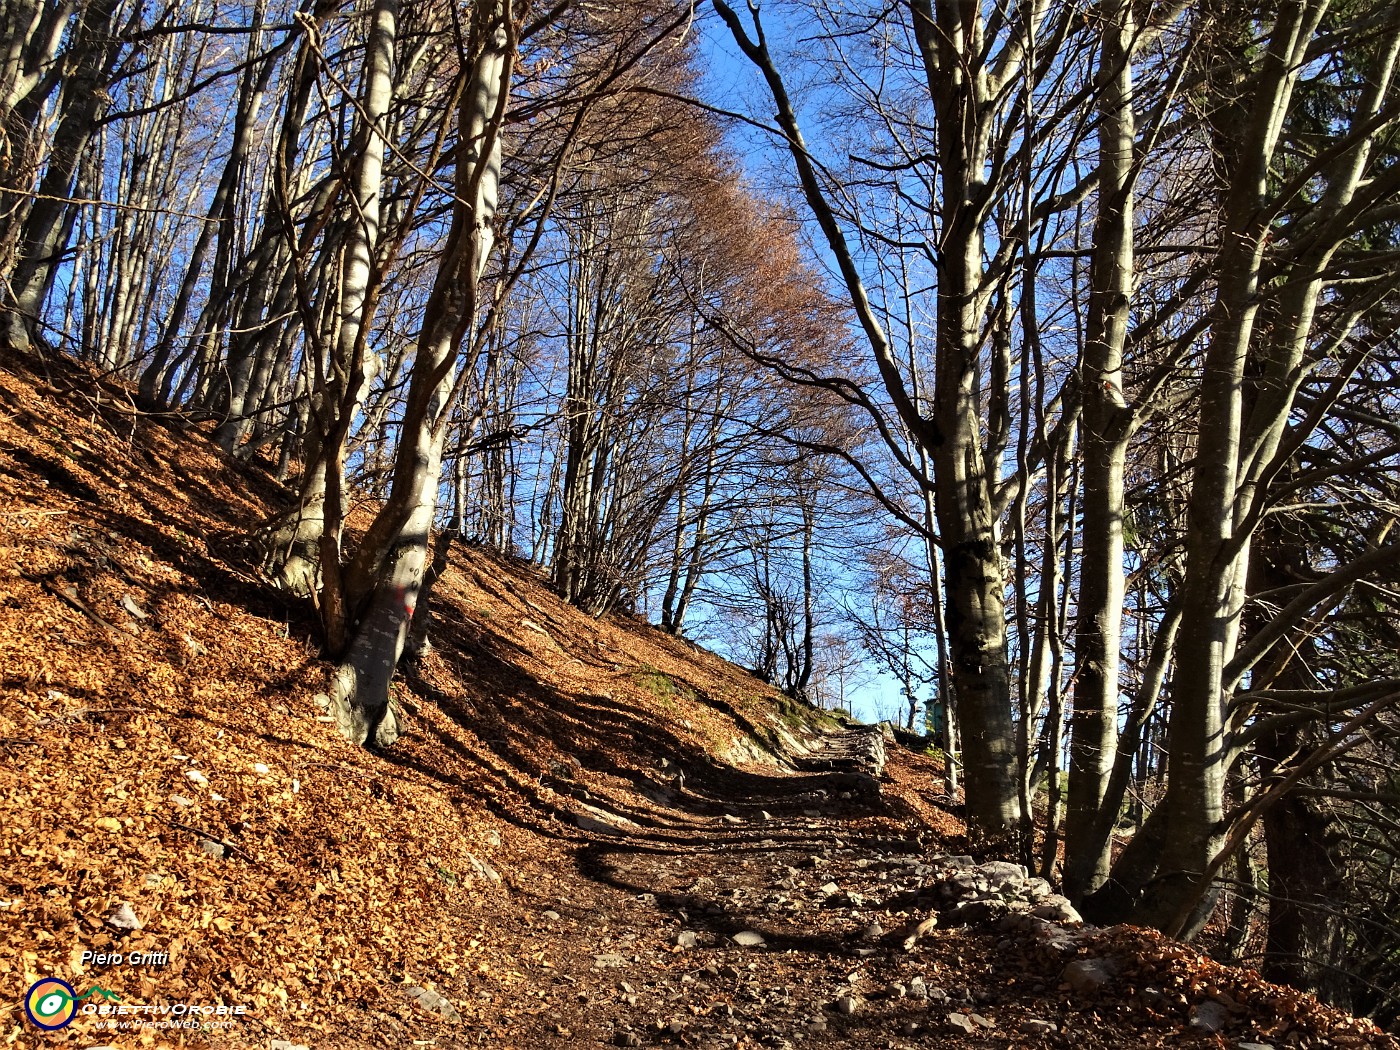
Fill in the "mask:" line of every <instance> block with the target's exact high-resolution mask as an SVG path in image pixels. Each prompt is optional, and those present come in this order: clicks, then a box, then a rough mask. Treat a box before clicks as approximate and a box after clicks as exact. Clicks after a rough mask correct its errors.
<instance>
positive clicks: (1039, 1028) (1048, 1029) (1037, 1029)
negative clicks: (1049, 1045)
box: [1021, 1018, 1060, 1035]
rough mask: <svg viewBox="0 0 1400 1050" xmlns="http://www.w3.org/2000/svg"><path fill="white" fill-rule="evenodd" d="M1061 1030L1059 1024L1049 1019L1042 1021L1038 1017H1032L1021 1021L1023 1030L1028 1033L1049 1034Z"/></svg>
mask: <svg viewBox="0 0 1400 1050" xmlns="http://www.w3.org/2000/svg"><path fill="white" fill-rule="evenodd" d="M1059 1030H1060V1027H1059V1025H1056V1024H1052V1023H1051V1022H1049V1021H1041V1020H1039V1019H1038V1018H1031V1020H1029V1021H1023V1022H1021V1031H1023V1032H1025V1033H1026V1034H1027V1035H1049V1034H1050V1033H1052V1032H1058V1031H1059Z"/></svg>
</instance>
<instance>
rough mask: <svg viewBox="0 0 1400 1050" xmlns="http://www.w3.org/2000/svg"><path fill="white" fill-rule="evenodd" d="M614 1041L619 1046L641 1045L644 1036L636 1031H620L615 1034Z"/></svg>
mask: <svg viewBox="0 0 1400 1050" xmlns="http://www.w3.org/2000/svg"><path fill="white" fill-rule="evenodd" d="M613 1042H614V1043H615V1044H616V1045H617V1046H641V1045H642V1037H641V1036H639V1035H638V1034H637V1033H636V1032H618V1033H617V1035H615V1036H613Z"/></svg>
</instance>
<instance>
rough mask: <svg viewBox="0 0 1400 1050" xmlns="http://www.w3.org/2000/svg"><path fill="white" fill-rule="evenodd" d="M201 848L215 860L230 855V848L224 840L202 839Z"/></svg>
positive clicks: (200, 841)
mask: <svg viewBox="0 0 1400 1050" xmlns="http://www.w3.org/2000/svg"><path fill="white" fill-rule="evenodd" d="M199 848H200V851H201V852H202V853H204V854H205V855H207V856H210V857H213V858H214V859H215V860H223V859H224V857H226V856H227V855H228V848H227V847H226V846H225V845H224V844H223V843H222V842H215V841H214V840H213V839H200V840H199Z"/></svg>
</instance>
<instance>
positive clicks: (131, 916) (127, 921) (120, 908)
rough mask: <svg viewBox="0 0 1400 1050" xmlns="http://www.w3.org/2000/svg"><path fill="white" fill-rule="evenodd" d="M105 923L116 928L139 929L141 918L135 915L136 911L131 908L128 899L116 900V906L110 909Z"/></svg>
mask: <svg viewBox="0 0 1400 1050" xmlns="http://www.w3.org/2000/svg"><path fill="white" fill-rule="evenodd" d="M107 925H108V926H111V927H112V928H113V929H116V930H126V931H131V930H139V929H140V928H141V920H140V919H138V918H137V917H136V912H134V911H132V910H131V904H130V902H128V901H117V906H116V907H115V908H113V909H112V914H111V915H108V916H107Z"/></svg>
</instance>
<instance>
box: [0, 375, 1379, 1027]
mask: <svg viewBox="0 0 1400 1050" xmlns="http://www.w3.org/2000/svg"><path fill="white" fill-rule="evenodd" d="M31 367H32V366H31V365H29V364H27V363H21V362H19V361H17V360H15V359H9V360H5V361H0V828H2V829H3V830H0V1036H4V1037H5V1038H7V1039H8V1040H9V1042H10V1043H13V1044H15V1045H21V1046H29V1045H32V1046H39V1045H49V1044H60V1043H61V1044H65V1045H73V1046H81V1047H93V1046H113V1047H127V1046H166V1045H170V1046H191V1047H194V1046H216V1047H218V1046H228V1047H285V1046H288V1045H291V1046H298V1045H299V1046H306V1047H310V1048H312V1050H330V1048H358V1047H409V1046H437V1047H465V1046H490V1047H521V1048H533V1047H553V1046H558V1047H570V1046H594V1045H636V1046H652V1045H674V1046H699V1047H734V1046H737V1047H759V1046H763V1047H783V1046H798V1045H803V1046H851V1047H870V1048H875V1047H879V1048H886V1047H906V1046H907V1047H933V1046H937V1047H963V1046H968V1047H971V1046H977V1047H1014V1046H1041V1045H1045V1046H1063V1047H1069V1046H1078V1047H1148V1046H1240V1045H1247V1044H1249V1043H1257V1044H1264V1045H1272V1046H1279V1047H1282V1046H1393V1045H1396V1044H1395V1043H1394V1042H1393V1041H1392V1040H1390V1039H1389V1038H1388V1037H1386V1036H1383V1035H1381V1034H1379V1033H1377V1032H1376V1031H1375V1030H1374V1028H1372V1027H1371V1026H1370V1025H1369V1024H1367V1023H1365V1022H1360V1021H1356V1020H1353V1019H1350V1018H1347V1017H1345V1016H1344V1015H1341V1014H1338V1013H1336V1012H1334V1011H1331V1010H1328V1009H1326V1008H1323V1007H1320V1006H1319V1005H1317V1004H1316V1003H1315V1002H1314V1001H1313V1000H1312V999H1310V998H1309V997H1306V996H1300V995H1298V994H1297V993H1294V992H1291V991H1289V990H1287V989H1282V988H1279V987H1277V986H1273V985H1268V984H1266V983H1264V982H1262V981H1261V980H1259V978H1258V977H1257V976H1256V975H1253V974H1251V973H1249V972H1247V971H1241V970H1234V969H1230V968H1226V967H1222V966H1219V965H1217V964H1215V963H1212V962H1210V961H1208V960H1205V959H1203V958H1202V957H1201V956H1200V955H1198V954H1197V953H1196V952H1195V951H1194V950H1192V949H1190V948H1187V947H1184V946H1181V945H1177V944H1174V943H1172V942H1168V941H1164V940H1162V939H1160V938H1157V937H1155V936H1153V935H1150V934H1146V933H1143V932H1141V931H1134V930H1127V929H1121V928H1119V929H1113V930H1106V931H1098V932H1088V933H1080V934H1076V938H1077V939H1075V940H1074V943H1073V944H1072V945H1071V946H1070V947H1069V948H1068V949H1065V948H1063V947H1062V948H1061V949H1059V950H1057V951H1056V952H1047V951H1046V950H1045V947H1044V945H1041V944H1039V943H1037V942H1036V941H1035V940H1034V938H1030V937H1027V936H1020V935H1017V934H1014V933H1008V932H1006V931H1000V930H996V929H980V930H967V929H951V930H950V929H941V928H940V929H936V930H934V931H932V932H931V933H929V934H928V935H927V936H925V937H924V938H923V939H922V940H921V941H920V942H919V943H918V944H917V945H916V946H915V947H914V948H913V949H912V950H909V951H906V950H904V949H903V947H902V945H900V944H899V943H897V938H895V935H896V934H897V932H898V931H899V929H900V928H901V927H902V926H904V925H905V924H907V923H909V922H911V921H917V919H918V918H919V917H921V915H922V914H923V913H922V912H920V911H919V910H918V908H917V907H916V906H915V905H914V904H913V903H912V888H916V887H917V885H918V882H919V879H920V878H921V877H922V875H921V872H922V870H923V869H924V868H925V867H926V862H927V861H928V860H929V858H931V857H936V856H938V855H943V854H958V853H962V852H964V851H965V850H966V842H965V840H964V837H963V834H962V832H963V828H962V825H961V823H960V822H959V820H958V817H957V807H956V806H955V805H953V804H952V800H948V799H946V798H943V797H941V796H940V795H939V794H938V790H939V784H940V782H941V781H940V776H939V770H938V768H937V766H936V764H935V762H934V761H933V759H931V758H930V757H928V756H925V755H918V754H913V753H910V752H907V751H904V750H902V749H899V748H896V747H893V746H892V747H891V748H890V762H889V764H888V766H887V768H886V771H885V779H884V781H883V782H882V783H881V784H880V791H879V793H878V794H875V793H872V792H870V791H868V790H864V789H863V788H864V786H865V785H863V784H862V782H861V781H860V780H859V779H858V778H853V775H852V774H851V773H850V772H848V771H847V770H846V769H845V767H844V764H843V760H842V756H841V754H840V752H841V749H842V748H843V747H844V746H845V743H846V742H847V741H848V739H849V737H848V736H847V735H846V734H847V733H848V732H849V730H847V729H846V728H844V727H843V726H841V725H840V724H838V723H837V722H835V721H834V720H831V719H829V718H824V717H819V716H818V715H817V714H816V713H814V712H809V711H805V710H803V709H801V708H799V707H796V706H794V705H792V704H791V703H790V702H787V701H784V700H783V699H782V698H781V697H779V696H777V695H776V694H775V693H773V692H772V691H771V690H770V689H768V687H766V686H764V685H763V684H761V683H760V682H758V681H756V680H755V679H754V678H752V677H751V676H750V675H748V674H747V673H745V672H744V671H743V670H742V669H740V668H737V667H734V666H732V665H730V664H727V663H725V662H724V661H722V660H720V659H718V658H717V657H715V656H713V655H712V654H709V653H707V652H705V651H703V650H701V649H699V648H697V647H695V646H693V645H691V644H690V643H688V642H686V641H683V640H678V639H675V638H671V637H669V636H667V635H665V634H663V633H662V632H660V631H658V630H655V629H653V628H651V627H649V626H647V625H645V624H644V623H642V622H640V621H638V620H635V619H632V618H628V617H614V618H611V619H605V620H602V621H594V620H591V619H589V618H587V617H584V616H582V615H580V614H579V613H577V612H576V611H575V610H573V609H571V608H570V607H568V606H567V605H565V604H563V603H562V602H561V601H559V599H557V598H556V597H554V596H553V595H552V594H551V593H550V592H549V591H548V590H547V589H546V588H545V587H544V586H543V584H542V581H541V578H540V576H539V574H538V573H537V572H536V571H535V570H534V569H533V568H531V567H530V566H528V565H525V564H523V563H520V562H516V561H512V560H509V559H504V558H501V557H499V556H497V555H493V554H490V553H488V552H486V551H484V550H480V549H473V548H470V547H467V546H464V545H458V546H456V547H455V548H454V549H453V551H452V555H451V566H450V570H449V572H448V573H447V574H446V575H445V576H444V578H443V579H442V581H441V582H440V584H439V586H438V588H437V590H436V592H435V601H436V603H437V606H436V611H437V617H438V619H437V628H436V629H435V631H434V634H433V638H434V642H435V646H434V649H433V651H432V652H431V653H430V654H429V655H428V656H427V657H425V658H424V659H423V660H421V661H420V662H419V663H418V664H417V665H415V666H413V667H411V668H408V669H407V673H406V674H405V676H404V680H403V682H402V685H401V686H400V687H398V688H399V692H398V696H397V700H398V702H399V703H400V704H401V706H402V708H403V711H404V713H405V716H406V724H407V727H408V732H407V736H406V738H405V739H404V740H403V741H402V742H401V743H400V744H399V745H397V746H396V747H394V748H393V749H392V750H390V751H388V752H387V753H383V754H373V753H370V752H367V751H364V750H361V749H357V748H353V747H350V746H349V745H347V744H346V743H344V742H343V741H342V740H341V739H340V738H339V737H338V736H337V734H336V732H335V730H334V727H333V725H331V724H330V723H329V721H328V719H327V718H326V717H325V716H323V715H322V714H321V712H320V711H319V710H318V709H317V708H316V706H315V705H314V703H313V700H312V698H313V696H314V695H315V694H316V693H318V692H319V691H321V690H322V688H323V686H324V681H325V675H326V665H325V663H324V662H323V661H322V660H321V659H320V654H319V650H318V646H317V643H316V640H315V630H314V623H313V620H312V618H311V611H310V610H309V609H308V608H306V607H304V606H302V605H301V604H299V603H295V602H292V601H290V600H288V599H287V598H286V597H284V596H283V595H281V594H280V593H278V592H277V591H276V590H274V589H272V588H271V587H270V586H268V585H267V583H266V582H265V581H264V580H263V579H262V578H261V577H260V576H259V575H258V573H257V572H256V570H255V567H254V564H253V563H252V561H251V560H250V558H249V555H248V552H247V550H246V547H245V545H244V543H243V539H242V538H243V536H245V535H246V534H247V533H248V532H249V530H251V529H252V528H253V527H254V526H255V525H256V524H257V523H258V522H259V521H261V520H262V519H264V518H265V517H266V516H268V515H269V514H271V513H272V512H273V511H274V510H275V509H276V508H277V507H279V506H280V505H282V503H283V502H285V500H286V499H287V493H286V492H285V491H284V490H283V489H282V488H281V486H279V485H278V484H277V483H276V482H275V481H274V480H272V478H271V477H270V476H269V475H267V474H266V473H265V472H264V471H262V470H260V469H258V468H256V467H244V466H242V465H239V464H236V463H234V462H233V461H232V460H230V459H228V458H227V457H224V456H223V455H222V454H220V453H219V452H218V451H217V450H216V449H215V448H214V446H212V445H211V444H210V443H209V442H208V441H207V439H206V436H205V434H204V433H203V432H202V431H201V430H199V429H198V428H193V429H183V428H181V427H179V426H176V425H174V423H175V421H173V420H172V421H162V420H157V419H151V418H148V417H141V416H138V415H137V414H136V413H135V411H134V409H133V408H132V406H131V403H130V400H129V398H128V397H127V396H126V392H125V391H124V390H123V389H122V388H120V387H118V386H116V385H112V384H99V383H97V382H95V381H94V380H93V379H92V378H91V377H90V376H88V375H86V374H85V373H82V372H81V371H79V370H77V369H75V368H74V367H73V366H71V365H68V364H65V363H51V364H50V365H49V366H48V369H47V371H45V370H44V369H40V370H39V371H38V373H37V374H36V373H35V372H34V371H32V370H31ZM827 754H831V755H833V756H834V757H835V758H836V759H837V761H836V762H835V763H834V766H835V768H833V769H828V770H820V769H818V770H816V771H803V768H801V767H802V766H803V763H802V762H801V759H803V758H811V757H812V756H813V755H815V756H816V757H818V758H820V757H821V756H823V755H827ZM806 765H807V767H808V768H809V769H810V767H812V766H815V765H821V763H820V762H817V763H812V762H809V763H806ZM833 886H834V887H835V888H834V889H833V888H832V887H833ZM123 903H125V904H126V905H128V906H129V909H130V912H131V913H134V916H135V919H136V921H137V922H139V924H140V928H139V929H127V930H123V929H118V928H117V927H116V926H115V925H114V924H113V915H114V913H115V912H116V911H117V910H118V909H119V908H120V906H121V905H122V904H123ZM128 925H129V924H128ZM745 935H748V936H745ZM736 936H738V939H739V941H741V942H742V941H761V942H762V943H752V944H749V945H747V946H745V945H743V944H741V943H738V942H736V940H735V937H736ZM892 938H895V940H892ZM118 951H119V952H122V953H124V954H126V955H130V954H131V953H133V952H135V953H167V954H168V962H167V963H166V964H165V965H163V966H134V967H133V966H120V967H116V966H110V965H109V966H98V965H95V964H93V963H92V962H91V961H84V959H83V953H84V952H104V953H113V952H118ZM1106 955H1112V956H1114V957H1115V958H1118V959H1120V960H1122V961H1123V962H1122V965H1121V966H1120V971H1119V973H1118V974H1117V976H1116V979H1115V980H1113V981H1112V982H1109V983H1108V984H1106V985H1104V986H1103V987H1102V988H1100V989H1098V990H1093V991H1082V990H1074V989H1070V988H1067V987H1066V986H1065V983H1064V982H1063V981H1062V976H1063V971H1064V967H1065V966H1066V964H1067V960H1068V959H1070V958H1097V957H1102V956H1106ZM43 977H57V978H61V979H63V980H66V981H68V982H69V983H70V984H72V985H73V986H74V987H75V988H76V989H77V990H78V991H79V992H80V993H81V992H83V991H84V990H87V989H89V988H90V987H92V986H100V987H102V988H104V989H105V990H107V991H108V992H110V993H112V994H113V995H115V996H116V997H117V998H118V999H119V1000H120V1002H122V1003H127V1004H157V1005H159V1004H174V1003H199V1004H216V1003H222V1004H225V1005H244V1006H246V1008H247V1012H246V1013H245V1014H244V1015H243V1016H242V1017H240V1018H239V1019H238V1020H237V1021H236V1022H235V1023H234V1024H233V1025H232V1026H231V1027H229V1028H227V1029H223V1030H214V1031H186V1030H170V1029H165V1030H151V1029H147V1030H144V1031H139V1032H137V1031H117V1032H112V1031H106V1030H100V1029H98V1028H97V1027H96V1025H97V1024H98V1022H99V1018H98V1017H95V1016H92V1015H80V1016H79V1017H78V1019H77V1020H75V1021H74V1023H73V1024H72V1025H71V1026H70V1027H68V1028H66V1029H64V1030H62V1031H58V1032H54V1033H50V1034H44V1033H41V1032H39V1031H38V1030H36V1029H35V1028H34V1027H33V1026H31V1025H30V1024H29V1023H28V1022H27V1021H26V1019H25V1016H24V1010H23V1007H22V998H23V995H24V993H25V990H26V989H27V988H29V987H30V986H31V985H32V984H33V983H34V982H35V981H37V980H39V979H40V978H43ZM1207 1000H1209V1001H1212V1002H1216V1003H1219V1004H1223V1005H1225V1007H1226V1011H1227V1014H1228V1021H1227V1023H1226V1025H1225V1027H1224V1028H1223V1029H1222V1031H1221V1032H1219V1033H1214V1034H1211V1033H1204V1032H1201V1031H1198V1030H1195V1029H1192V1028H1191V1027H1190V1026H1189V1021H1190V1018H1191V1016H1192V1010H1193V1008H1196V1007H1199V1005H1200V1004H1201V1003H1203V1002H1205V1001H1207ZM959 1018H961V1019H962V1020H957V1019H959ZM965 1025H966V1026H970V1030H968V1029H966V1028H965ZM1051 1026H1053V1029H1052V1028H1051Z"/></svg>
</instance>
